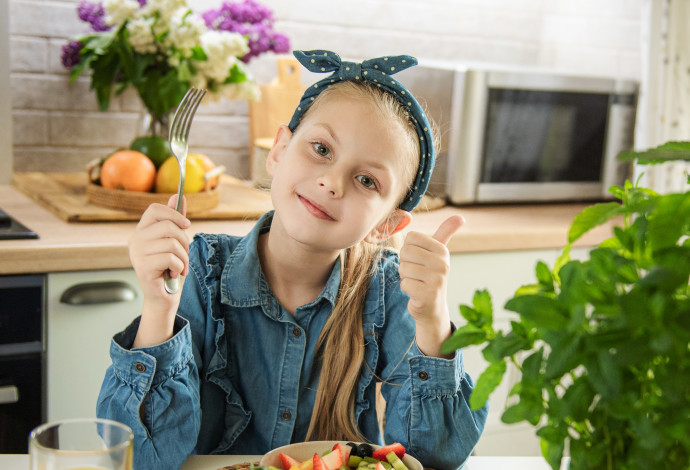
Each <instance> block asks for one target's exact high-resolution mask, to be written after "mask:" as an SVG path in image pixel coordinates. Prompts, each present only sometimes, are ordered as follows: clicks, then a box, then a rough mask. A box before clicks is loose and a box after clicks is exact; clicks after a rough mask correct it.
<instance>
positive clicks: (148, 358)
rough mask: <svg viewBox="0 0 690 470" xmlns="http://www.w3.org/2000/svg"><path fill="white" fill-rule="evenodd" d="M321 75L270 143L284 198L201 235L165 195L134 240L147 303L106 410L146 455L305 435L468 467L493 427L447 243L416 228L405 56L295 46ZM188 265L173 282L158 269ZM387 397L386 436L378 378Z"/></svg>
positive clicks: (424, 164)
mask: <svg viewBox="0 0 690 470" xmlns="http://www.w3.org/2000/svg"><path fill="white" fill-rule="evenodd" d="M295 56H296V57H297V58H298V59H299V60H300V62H301V63H302V64H304V65H305V66H306V67H307V68H309V69H310V70H312V71H316V72H320V71H333V74H332V75H330V76H329V77H328V78H326V79H324V80H321V81H319V82H317V83H316V84H314V85H313V86H312V87H310V88H309V89H308V90H307V91H306V92H305V94H304V96H303V98H302V101H301V102H300V105H299V106H298V107H297V109H296V110H295V114H294V116H293V118H292V120H291V122H290V124H289V125H288V126H281V127H280V129H278V132H277V135H276V138H275V142H274V145H273V148H272V150H271V151H270V153H269V156H268V162H267V168H268V171H269V173H270V174H271V175H272V176H273V183H272V186H271V198H272V201H273V205H274V211H272V212H270V213H267V214H265V215H264V216H263V217H262V218H261V219H260V220H259V221H258V223H257V224H256V226H255V227H254V229H253V230H252V231H251V232H250V233H249V234H248V235H247V236H245V237H243V238H238V237H230V236H225V235H207V234H199V235H197V236H196V237H195V238H194V241H193V243H192V244H191V245H190V244H189V242H188V239H187V237H186V235H185V232H184V230H185V229H188V228H189V227H190V222H189V220H187V219H186V218H185V217H184V216H183V215H182V214H179V213H177V212H175V211H174V210H173V209H172V208H173V207H174V203H175V200H174V196H173V198H171V200H170V201H169V204H168V207H166V206H163V205H156V204H154V205H152V206H151V207H149V208H148V209H147V211H146V212H145V213H144V214H143V215H142V218H141V221H140V222H139V224H138V225H137V228H136V231H135V233H134V235H133V236H132V238H131V240H130V258H131V261H132V265H133V266H134V269H135V271H136V274H137V277H138V280H139V282H140V284H141V288H142V291H143V293H144V301H143V310H142V314H141V317H139V318H138V319H137V320H135V321H134V322H133V323H132V324H131V325H130V326H129V327H128V328H127V329H125V331H123V332H121V333H119V334H117V335H115V337H114V338H113V342H112V344H111V350H110V354H111V357H112V359H113V365H112V366H111V367H110V368H109V369H108V371H107V373H106V377H105V380H104V383H103V387H102V390H101V394H100V396H99V399H98V415H99V416H101V417H108V418H111V419H115V420H118V421H121V422H124V423H127V424H128V425H129V426H130V427H132V429H133V430H134V433H135V453H134V459H135V468H137V469H155V468H161V469H169V468H178V467H179V466H180V465H181V464H182V463H183V462H184V461H185V459H186V458H187V456H188V455H189V454H191V453H199V454H212V453H226V454H239V453H241V454H263V453H265V452H267V451H269V450H271V449H273V448H275V447H278V446H282V445H285V444H288V443H290V442H299V441H304V440H317V439H318V440H331V439H346V440H353V441H369V442H374V443H382V440H384V439H385V441H386V442H388V443H391V442H395V441H397V442H400V443H402V444H403V445H404V446H405V447H406V449H407V451H408V452H409V453H410V454H412V455H414V456H415V457H417V458H418V459H419V460H420V461H421V462H422V463H423V464H424V466H427V467H434V468H436V469H439V470H443V469H455V468H458V467H460V466H461V465H462V464H463V463H464V462H465V460H466V459H467V457H468V456H469V454H470V453H471V451H472V449H473V448H474V446H475V444H476V443H477V440H478V439H479V436H480V434H481V432H482V429H483V427H484V423H485V420H486V413H487V410H486V409H482V410H479V411H472V410H471V409H470V407H469V404H468V400H469V396H470V392H471V390H472V387H473V382H472V379H471V378H470V377H469V376H468V375H467V374H466V373H465V370H464V368H463V362H462V356H461V354H460V353H459V352H458V353H456V354H453V355H450V356H447V357H442V356H441V353H440V346H441V343H442V342H443V341H444V340H445V339H446V338H447V337H448V336H449V335H450V334H451V332H452V328H453V326H452V324H451V322H450V318H449V314H448V308H447V305H446V290H447V278H448V269H449V255H448V250H447V248H446V247H445V243H447V241H448V240H449V239H450V237H451V236H452V234H453V233H454V232H455V231H456V230H457V229H458V228H459V227H460V225H461V223H462V219H461V218H460V217H457V216H456V217H451V218H449V219H448V220H446V221H445V222H444V223H443V224H442V225H441V227H439V228H438V230H437V232H436V233H435V235H434V236H433V237H431V236H427V235H423V234H420V233H410V234H409V235H408V236H407V238H406V239H405V242H404V244H403V247H402V248H401V250H400V254H399V256H398V255H397V254H396V253H394V252H393V251H391V250H388V249H385V248H383V247H382V244H383V243H384V242H385V241H386V240H388V239H390V237H391V236H392V235H394V234H395V233H397V232H399V231H401V230H402V229H404V228H405V227H406V226H407V224H408V223H409V222H410V220H411V215H410V211H411V210H412V208H414V207H415V205H416V204H417V202H418V201H419V200H420V198H421V196H422V195H423V194H424V192H425V190H426V187H427V184H428V181H429V177H430V175H431V170H432V167H433V163H434V155H435V153H434V149H433V140H432V135H431V132H430V129H431V127H430V125H429V123H428V121H427V118H426V117H425V115H424V113H423V112H422V110H421V108H420V107H419V105H418V103H417V102H416V101H415V100H414V98H413V97H412V95H411V94H410V93H409V91H408V90H406V89H405V88H404V87H403V86H402V85H401V84H400V83H399V82H397V80H395V79H393V78H392V77H391V75H392V73H394V72H397V71H399V70H402V69H404V68H406V67H409V66H411V65H414V64H416V61H415V59H414V58H412V57H409V56H399V57H385V58H380V59H373V60H370V61H365V62H363V63H361V64H355V63H351V62H342V61H341V60H340V57H338V55H337V54H334V53H332V52H327V51H311V52H306V53H305V52H295ZM166 269H169V270H170V271H171V272H172V273H176V274H175V275H177V273H179V275H180V276H182V279H181V281H183V282H184V285H183V286H184V288H183V289H181V293H178V294H173V295H171V294H168V293H166V292H165V290H164V288H163V273H164V272H165V270H166ZM377 383H381V384H382V387H381V391H382V394H383V397H384V398H385V400H386V412H385V433H384V434H385V435H384V436H383V438H382V436H381V433H380V428H379V420H378V417H377V414H376V407H375V402H376V384H377Z"/></svg>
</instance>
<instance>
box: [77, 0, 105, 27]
mask: <svg viewBox="0 0 690 470" xmlns="http://www.w3.org/2000/svg"><path fill="white" fill-rule="evenodd" d="M77 13H78V14H79V19H80V20H82V21H86V22H87V23H91V28H93V30H94V31H96V32H101V31H108V30H109V29H110V27H109V26H108V25H107V24H105V10H104V9H103V5H102V4H101V3H100V2H98V3H89V2H88V1H87V0H82V2H81V3H80V4H79V6H78V7H77Z"/></svg>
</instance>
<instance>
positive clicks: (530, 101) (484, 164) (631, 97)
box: [400, 64, 639, 205]
mask: <svg viewBox="0 0 690 470" xmlns="http://www.w3.org/2000/svg"><path fill="white" fill-rule="evenodd" d="M403 74H405V75H406V76H405V77H403V76H402V75H403ZM400 75H401V77H400V79H401V81H403V82H404V83H406V84H408V87H409V88H410V90H411V91H412V93H413V94H414V95H415V96H416V97H417V98H418V100H419V101H420V102H421V103H423V104H424V105H425V106H426V108H427V112H428V114H429V116H430V117H431V118H432V119H433V120H434V121H435V123H436V124H437V125H438V127H439V135H440V141H441V149H440V152H439V154H438V158H437V164H436V168H435V169H434V174H433V176H432V179H431V181H430V185H429V194H431V195H433V196H440V197H444V198H445V199H446V200H447V201H448V202H449V203H451V204H456V205H465V204H479V203H506V202H540V201H587V200H605V199H609V198H611V197H612V196H611V195H610V194H609V191H608V188H609V187H610V186H611V185H621V184H623V183H624V181H625V179H626V178H630V177H631V173H632V166H631V164H630V163H622V162H618V161H617V159H616V157H617V155H618V153H619V152H620V151H622V150H628V149H632V148H633V138H634V127H635V114H636V108H637V97H638V90H639V84H638V83H637V82H636V81H634V80H624V79H615V78H601V77H586V76H575V75H567V74H561V73H556V72H552V71H545V70H537V69H512V70H511V69H499V68H482V67H463V66H454V67H438V66H428V65H423V64H420V66H419V67H413V68H410V69H408V70H405V71H403V72H401V73H400Z"/></svg>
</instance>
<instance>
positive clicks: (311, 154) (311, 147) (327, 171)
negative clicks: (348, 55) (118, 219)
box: [268, 92, 416, 250]
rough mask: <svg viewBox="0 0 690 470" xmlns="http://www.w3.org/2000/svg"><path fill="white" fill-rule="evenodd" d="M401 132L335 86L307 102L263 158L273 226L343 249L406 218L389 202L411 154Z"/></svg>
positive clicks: (399, 191)
mask: <svg viewBox="0 0 690 470" xmlns="http://www.w3.org/2000/svg"><path fill="white" fill-rule="evenodd" d="M405 132H406V131H405V130H404V127H403V124H402V123H401V122H399V120H392V119H390V117H389V118H388V119H386V117H385V116H383V115H382V113H381V111H380V109H379V108H377V107H376V106H375V105H373V104H372V103H371V102H370V101H369V100H368V99H366V98H364V97H361V96H359V97H358V96H355V97H353V96H350V95H346V94H343V93H340V92H335V93H330V94H329V95H328V96H327V97H324V99H323V100H321V101H320V102H319V103H318V106H313V109H310V110H309V111H308V113H307V114H306V115H305V116H304V118H303V120H302V122H301V123H300V125H299V126H298V128H297V129H296V130H295V132H294V133H291V132H290V130H289V129H288V128H287V127H282V128H281V130H280V131H279V134H278V136H277V138H276V143H275V145H274V147H273V149H272V150H271V152H270V154H269V158H268V171H269V172H270V173H271V175H272V176H273V182H272V185H271V197H272V200H273V205H274V207H275V211H276V213H275V216H274V222H273V223H274V224H278V226H277V227H276V228H277V229H278V230H281V229H283V230H284V232H285V233H286V234H287V235H288V236H289V237H290V238H292V239H293V240H295V241H297V242H298V243H303V244H306V245H309V246H313V247H320V248H321V249H324V250H341V249H343V248H346V247H349V246H352V245H354V244H356V243H358V242H359V241H361V240H363V239H367V240H368V241H376V239H377V238H378V236H379V232H381V231H385V230H386V229H388V230H390V229H392V228H393V227H395V225H397V223H398V222H399V220H400V216H403V217H406V215H405V214H406V213H405V214H400V213H401V212H402V211H400V210H395V208H396V207H397V206H398V204H399V203H400V201H401V199H402V197H403V196H404V195H405V193H406V191H407V187H408V185H409V183H410V181H411V179H412V172H411V171H410V168H412V167H413V165H410V163H411V162H412V163H414V161H415V160H416V155H414V154H413V153H412V152H411V149H410V145H409V140H407V139H406V137H405V136H406V134H405ZM415 165H416V163H415ZM413 171H414V169H413ZM391 214H393V217H392V218H391V219H390V220H388V218H389V216H390V215H391ZM407 217H409V216H407ZM387 222H388V225H387ZM391 223H392V226H391ZM272 231H273V228H272Z"/></svg>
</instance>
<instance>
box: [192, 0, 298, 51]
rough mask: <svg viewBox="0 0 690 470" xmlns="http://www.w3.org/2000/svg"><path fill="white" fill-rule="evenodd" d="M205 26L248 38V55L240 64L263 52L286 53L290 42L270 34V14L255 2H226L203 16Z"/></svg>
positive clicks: (277, 35) (271, 25)
mask: <svg viewBox="0 0 690 470" xmlns="http://www.w3.org/2000/svg"><path fill="white" fill-rule="evenodd" d="M201 16H202V18H203V19H204V21H205V23H206V26H208V27H209V28H211V29H215V30H222V31H230V32H233V33H238V34H241V35H243V36H247V38H248V42H249V53H247V55H245V56H244V57H242V61H244V62H245V63H246V62H249V61H250V60H251V59H252V58H254V57H258V56H259V55H261V54H263V53H264V52H268V51H273V52H287V51H289V50H290V41H289V39H288V38H287V36H285V35H284V34H280V33H276V32H275V31H273V23H274V21H275V19H274V17H273V12H272V11H271V10H270V9H269V8H268V7H266V6H264V5H261V4H260V3H258V2H257V1H256V0H244V1H242V2H229V1H225V2H223V4H222V5H221V7H220V8H219V9H217V10H213V9H212V10H208V11H207V12H205V13H203V14H202V15H201Z"/></svg>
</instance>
